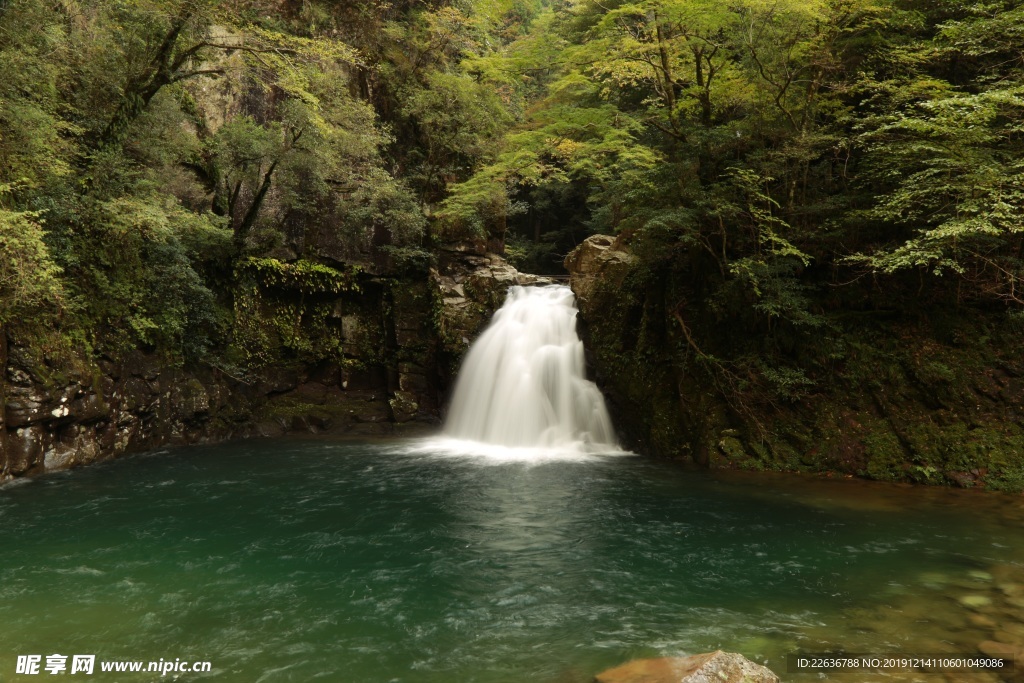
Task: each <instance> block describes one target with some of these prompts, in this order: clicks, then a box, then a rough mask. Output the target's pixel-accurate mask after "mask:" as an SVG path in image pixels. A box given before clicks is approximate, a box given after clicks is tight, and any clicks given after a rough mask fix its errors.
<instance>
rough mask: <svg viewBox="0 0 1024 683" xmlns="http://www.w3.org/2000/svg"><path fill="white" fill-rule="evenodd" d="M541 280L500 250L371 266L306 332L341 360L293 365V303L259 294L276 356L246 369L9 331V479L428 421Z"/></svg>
mask: <svg viewBox="0 0 1024 683" xmlns="http://www.w3.org/2000/svg"><path fill="white" fill-rule="evenodd" d="M537 280H538V279H537V278H535V277H533V276H527V275H523V274H520V273H518V272H517V271H516V270H515V269H514V268H512V267H511V266H510V265H508V264H507V263H506V262H505V261H504V260H503V259H502V258H501V257H500V256H496V255H494V254H487V253H482V254H477V253H472V252H469V253H466V252H460V251H456V250H450V251H446V252H443V253H442V255H441V258H440V259H439V260H438V266H437V267H436V268H432V269H430V270H429V272H427V273H425V274H421V275H416V276H408V277H402V278H386V277H379V276H376V275H372V274H367V275H365V276H364V277H363V278H362V279H361V281H360V282H359V283H358V286H357V287H353V288H352V289H351V291H346V292H341V293H338V294H337V295H332V297H328V298H325V299H324V300H323V301H320V302H318V303H317V305H318V306H319V307H320V308H323V309H324V311H326V312H325V315H323V316H321V317H320V318H322V320H325V321H327V322H325V323H324V324H323V326H321V327H317V328H316V329H315V330H304V332H305V333H309V334H318V335H321V336H322V335H325V334H329V335H334V337H335V338H334V340H333V341H336V342H337V344H338V345H340V357H339V356H335V357H333V358H320V359H317V358H316V357H315V354H313V353H312V352H309V353H307V356H306V357H301V356H295V355H294V354H293V356H292V358H291V359H290V360H287V361H285V360H282V359H283V358H284V357H286V356H287V355H288V354H287V353H285V352H284V351H282V349H281V347H282V345H283V344H284V343H285V342H284V341H282V340H281V339H280V338H279V337H280V334H281V330H280V329H278V328H279V326H275V320H276V318H275V316H276V314H277V313H278V312H279V311H280V310H281V309H279V308H275V305H279V306H280V305H283V304H281V302H280V301H279V300H278V299H275V298H274V297H272V296H270V295H269V294H267V293H266V292H264V293H263V294H264V296H255V295H253V298H252V302H253V305H252V306H251V307H250V308H249V309H246V310H247V311H248V313H245V312H244V311H241V312H237V315H239V316H240V318H239V319H241V316H242V315H243V313H245V318H244V321H245V322H244V325H241V326H240V328H243V329H249V331H250V332H252V333H253V336H254V338H258V339H259V342H260V343H259V345H258V348H257V347H251V348H250V349H249V351H251V352H252V354H253V356H254V357H255V358H257V360H258V359H259V358H260V357H262V356H261V354H263V355H265V356H266V357H268V358H271V359H272V360H271V361H270V362H267V363H264V364H262V365H258V366H256V367H254V368H251V369H249V370H247V371H245V372H240V371H238V370H236V369H234V368H231V367H214V366H213V365H200V366H190V365H187V364H186V365H180V364H174V363H169V362H167V361H166V360H164V359H161V358H160V357H158V356H157V355H154V354H146V353H143V352H141V351H135V352H132V353H128V354H126V355H125V356H124V357H121V358H107V357H103V358H98V359H96V358H85V357H81V358H75V359H72V360H73V362H68V361H67V360H66V359H65V361H64V362H57V363H55V362H53V361H51V360H48V359H46V358H40V357H38V353H37V352H38V350H36V349H31V348H24V347H21V346H18V345H17V344H14V343H8V342H7V336H6V335H5V334H0V368H2V369H3V373H2V376H0V482H2V481H5V480H9V479H11V478H14V477H19V476H26V475H34V474H39V473H43V472H50V471H55V470H61V469H66V468H69V467H77V466H80V465H85V464H89V463H92V462H97V461H100V460H105V459H108V458H112V457H116V456H119V455H122V454H124V453H128V452H133V451H141V450H146V449H150V448H155V447H157V446H161V445H164V444H189V443H197V442H205V441H216V440H224V439H229V438H242V437H251V436H274V435H281V434H284V433H286V432H300V433H321V432H326V433H333V434H348V435H388V434H394V433H409V432H412V431H416V430H423V429H429V428H431V427H434V426H436V425H437V424H439V422H440V409H441V406H442V405H443V402H444V399H445V397H446V392H447V391H448V388H449V384H450V382H451V380H452V378H453V376H454V371H455V369H457V366H458V363H459V361H460V359H461V356H462V354H463V353H464V352H465V350H466V348H467V346H468V343H469V340H471V339H473V338H474V337H475V336H476V334H477V333H478V332H479V330H480V329H481V328H482V327H483V326H484V325H485V324H486V323H487V321H488V320H490V317H491V315H492V314H493V312H494V310H495V309H496V308H497V307H498V306H500V305H501V303H502V301H503V300H504V295H505V292H506V291H507V289H508V287H509V286H510V285H514V284H525V283H528V282H535V281H537ZM252 291H257V290H252ZM251 293H252V292H250V294H251ZM257 293H259V292H258V291H257ZM307 305H309V304H308V302H307ZM313 317H315V316H313ZM321 341H322V340H321ZM285 351H288V349H285Z"/></svg>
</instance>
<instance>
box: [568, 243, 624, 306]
mask: <svg viewBox="0 0 1024 683" xmlns="http://www.w3.org/2000/svg"><path fill="white" fill-rule="evenodd" d="M635 260H636V259H635V257H634V256H633V255H632V254H630V253H629V252H628V251H626V250H625V248H624V247H623V246H622V245H621V244H620V243H619V241H618V240H616V239H615V238H614V237H610V236H608V235H591V236H590V237H588V238H587V239H585V240H583V242H581V243H580V245H579V246H578V247H576V248H575V249H573V250H572V251H571V252H569V255H568V256H566V257H565V269H566V270H568V271H569V276H570V280H569V286H570V287H572V291H573V292H574V293H575V294H576V298H577V299H579V300H580V307H581V308H582V307H583V305H584V304H585V303H586V302H587V301H588V300H589V299H590V297H591V295H592V294H593V292H594V288H595V287H597V286H598V284H601V283H605V284H608V283H610V284H611V285H612V286H618V285H621V284H622V281H623V279H624V278H625V277H626V275H627V274H628V273H629V270H630V268H631V267H632V265H633V262H634V261H635Z"/></svg>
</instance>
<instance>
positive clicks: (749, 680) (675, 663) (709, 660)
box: [594, 650, 779, 683]
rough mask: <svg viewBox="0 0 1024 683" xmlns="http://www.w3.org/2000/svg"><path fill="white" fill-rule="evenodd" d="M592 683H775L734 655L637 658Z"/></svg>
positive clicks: (775, 679)
mask: <svg viewBox="0 0 1024 683" xmlns="http://www.w3.org/2000/svg"><path fill="white" fill-rule="evenodd" d="M594 683H779V677H778V676H776V675H775V674H774V673H772V672H771V671H770V670H769V669H767V668H765V667H763V666H761V665H760V664H755V663H754V662H752V661H750V660H749V659H747V658H746V657H744V656H743V655H739V654H736V653H735V652H722V651H721V650H716V651H715V652H706V653H704V654H699V655H692V656H690V657H659V658H656V659H637V660H634V661H632V662H628V663H626V664H623V665H622V666H617V667H615V668H614V669H608V670H607V671H603V672H601V673H599V674H598V675H597V677H596V678H595V679H594Z"/></svg>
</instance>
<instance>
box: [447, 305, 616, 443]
mask: <svg viewBox="0 0 1024 683" xmlns="http://www.w3.org/2000/svg"><path fill="white" fill-rule="evenodd" d="M576 313H577V310H576V304H575V297H574V296H573V293H572V290H570V289H569V288H568V287H564V286H559V285H551V286H546V287H512V288H511V289H510V290H509V293H508V297H507V298H506V300H505V304H504V305H503V306H502V307H501V309H499V310H498V312H497V313H495V314H494V319H493V320H492V321H491V324H490V326H488V328H487V329H486V330H484V332H483V334H481V335H480V338H479V339H477V340H476V341H475V342H474V343H473V345H472V346H471V347H470V349H469V353H468V354H467V355H466V359H465V361H464V363H463V365H462V369H461V370H460V372H459V377H458V381H457V382H456V384H455V393H454V395H453V397H452V404H451V408H450V409H449V412H448V419H447V421H446V423H445V426H444V433H445V436H447V437H449V438H452V439H460V440H469V441H475V442H482V443H485V444H491V445H495V446H503V447H509V448H540V449H545V450H557V451H574V452H583V453H608V452H621V447H620V446H619V445H618V443H617V440H616V438H615V432H614V430H613V429H612V423H611V419H610V418H609V416H608V410H607V408H606V407H605V404H604V397H603V396H602V395H601V392H600V390H599V389H598V388H597V386H596V385H595V384H594V383H593V382H591V381H589V380H587V379H586V377H585V376H584V359H583V342H582V341H580V338H579V336H578V335H577V334H576Z"/></svg>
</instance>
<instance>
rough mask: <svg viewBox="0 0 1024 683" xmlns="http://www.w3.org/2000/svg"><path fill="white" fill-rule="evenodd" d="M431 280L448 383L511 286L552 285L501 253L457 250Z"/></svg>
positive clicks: (444, 256)
mask: <svg viewBox="0 0 1024 683" xmlns="http://www.w3.org/2000/svg"><path fill="white" fill-rule="evenodd" d="M430 279H431V286H432V287H433V288H434V291H435V295H436V303H435V306H436V311H437V316H436V317H437V321H436V322H437V332H438V337H439V339H438V342H439V345H440V349H439V351H440V355H441V365H442V370H443V371H446V376H445V379H446V382H445V383H446V384H448V385H450V383H451V380H452V378H453V377H454V372H455V370H456V369H457V367H458V364H459V361H461V359H462V356H463V355H464V354H465V352H466V350H467V349H468V348H469V344H470V342H471V341H472V340H473V339H475V338H476V337H477V335H478V334H479V333H480V331H481V330H482V329H483V328H484V327H485V326H486V325H487V323H488V322H490V320H491V317H492V316H493V315H494V312H495V311H496V310H498V309H499V308H500V307H501V305H502V303H504V301H505V295H506V294H507V293H508V288H509V287H512V286H513V285H545V284H551V281H550V280H548V279H547V278H544V277H540V276H538V275H530V274H527V273H520V272H519V271H518V270H516V269H515V268H514V267H513V266H512V265H511V264H510V263H508V261H506V260H505V259H504V258H502V257H501V256H498V255H497V254H488V253H482V254H478V253H473V252H464V251H455V250H452V251H448V252H442V255H441V258H439V261H438V267H437V268H435V269H431V272H430Z"/></svg>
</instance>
